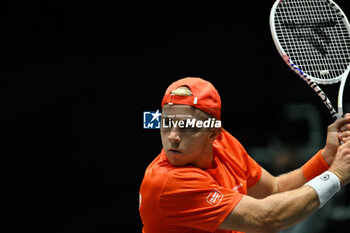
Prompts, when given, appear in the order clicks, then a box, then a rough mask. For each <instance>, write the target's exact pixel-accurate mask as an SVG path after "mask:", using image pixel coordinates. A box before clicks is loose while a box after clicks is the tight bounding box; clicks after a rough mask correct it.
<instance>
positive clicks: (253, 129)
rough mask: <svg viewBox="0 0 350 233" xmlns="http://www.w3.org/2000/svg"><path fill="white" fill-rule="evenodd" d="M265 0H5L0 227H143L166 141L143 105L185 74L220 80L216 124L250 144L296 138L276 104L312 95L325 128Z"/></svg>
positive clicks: (324, 114) (152, 104) (299, 131)
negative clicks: (153, 171)
mask: <svg viewBox="0 0 350 233" xmlns="http://www.w3.org/2000/svg"><path fill="white" fill-rule="evenodd" d="M273 2H274V1H272V0H269V1H261V0H252V1H232V0H230V1H229V0H217V1H207V0H201V1H199V0H196V1H194V0H187V1H141V0H138V1H121V2H120V1H114V2H113V3H111V2H109V1H95V2H68V1H67V2H64V1H59V2H57V1H50V2H46V1H35V2H32V1H27V2H11V3H6V4H5V5H3V6H2V7H1V14H0V15H1V27H2V36H1V40H2V41H1V42H2V52H1V54H2V59H1V68H0V77H1V79H0V80H1V81H0V82H1V83H0V89H1V90H0V98H1V117H0V119H1V125H0V126H1V134H0V135H1V156H0V166H1V167H0V172H1V178H0V180H1V193H2V195H3V198H1V207H0V209H1V212H2V216H3V217H2V218H1V220H0V221H1V222H0V232H37V233H38V232H121V231H123V232H140V231H141V227H142V225H141V220H140V218H139V214H138V204H139V203H138V190H139V186H140V184H141V181H142V177H143V173H144V171H145V169H146V167H147V166H148V164H149V163H150V162H151V161H152V160H153V158H154V157H155V156H156V155H157V154H158V153H159V151H160V149H161V143H160V137H159V132H158V131H157V130H144V129H143V122H142V113H143V111H150V110H151V111H153V110H154V111H155V110H157V109H160V103H161V98H162V97H163V93H164V91H165V89H166V88H167V86H168V85H169V84H170V83H171V82H173V81H175V80H177V79H179V78H182V77H186V76H197V77H198V76H199V77H202V78H205V79H207V80H209V81H211V82H212V83H213V84H214V85H215V87H216V88H217V89H218V91H219V93H220V95H221V98H222V104H223V108H222V113H223V116H222V120H223V124H224V127H225V128H226V129H227V130H229V131H230V132H231V133H232V134H234V135H235V136H236V137H237V138H238V139H239V140H240V141H241V142H242V144H243V145H244V146H245V147H247V148H249V147H250V146H253V145H258V146H262V147H267V146H268V142H267V138H268V137H269V136H270V135H272V134H273V135H277V136H278V135H281V134H283V135H284V137H283V138H284V140H285V141H286V143H288V140H294V142H298V137H297V139H295V137H294V136H295V135H304V131H303V124H302V122H301V124H296V123H291V122H289V123H290V124H289V123H288V122H286V121H284V119H283V116H282V114H281V111H282V109H283V106H285V105H287V104H291V103H310V104H312V105H314V106H316V107H317V109H318V111H319V114H320V116H321V119H322V125H323V126H324V129H326V126H327V125H328V124H329V123H331V122H332V119H331V118H330V116H329V114H328V111H327V110H326V108H325V107H324V106H323V104H322V101H320V100H319V97H318V96H317V95H316V94H314V93H313V91H312V90H311V89H310V88H309V87H308V86H307V85H305V83H304V82H303V81H302V80H300V79H298V78H297V76H296V75H295V74H293V72H291V71H290V70H289V68H288V67H287V66H286V65H285V64H284V62H283V61H282V60H281V58H280V57H279V55H278V52H277V50H276V49H275V47H274V44H273V42H272V39H271V36H270V29H269V12H270V9H271V7H272V4H273ZM337 2H338V3H339V4H340V6H341V7H342V8H343V9H344V11H345V12H346V14H347V15H350V4H349V3H347V2H346V1H345V0H338V1H337ZM326 93H327V94H328V95H329V96H334V95H336V94H337V90H336V89H331V88H330V90H328V89H327V90H326ZM345 93H346V94H345V97H344V98H345V101H347V102H349V98H348V95H349V91H348V90H346V91H345ZM285 135H287V136H285ZM288 135H294V136H293V137H288Z"/></svg>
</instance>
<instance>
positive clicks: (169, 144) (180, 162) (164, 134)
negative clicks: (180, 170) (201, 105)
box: [160, 105, 216, 168]
mask: <svg viewBox="0 0 350 233" xmlns="http://www.w3.org/2000/svg"><path fill="white" fill-rule="evenodd" d="M194 118H195V119H197V120H206V119H207V118H206V115H205V114H204V113H203V112H202V111H201V110H199V109H196V108H194V107H191V106H188V105H164V107H163V109H162V122H161V131H160V133H161V138H162V144H163V148H164V151H165V154H166V156H167V158H168V160H169V162H170V163H171V164H172V165H174V166H184V165H194V166H197V167H201V168H202V167H205V166H207V164H208V163H210V164H211V162H212V142H213V140H214V139H215V138H216V135H215V132H214V131H213V129H208V128H204V127H201V128H197V127H180V125H179V124H181V123H180V122H181V121H183V122H185V123H186V121H187V119H190V120H191V119H194ZM185 126H186V125H185Z"/></svg>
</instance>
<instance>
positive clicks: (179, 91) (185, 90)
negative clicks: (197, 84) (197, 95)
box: [171, 86, 192, 96]
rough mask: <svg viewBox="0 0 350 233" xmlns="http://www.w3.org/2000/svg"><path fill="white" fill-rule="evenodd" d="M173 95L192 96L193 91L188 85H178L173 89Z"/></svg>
mask: <svg viewBox="0 0 350 233" xmlns="http://www.w3.org/2000/svg"><path fill="white" fill-rule="evenodd" d="M171 94H172V95H182V96H192V91H191V90H190V88H188V87H186V86H182V87H178V88H177V89H175V90H173V91H171Z"/></svg>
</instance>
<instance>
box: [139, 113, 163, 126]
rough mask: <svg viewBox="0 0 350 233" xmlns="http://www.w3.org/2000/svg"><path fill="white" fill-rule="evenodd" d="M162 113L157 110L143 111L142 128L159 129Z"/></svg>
mask: <svg viewBox="0 0 350 233" xmlns="http://www.w3.org/2000/svg"><path fill="white" fill-rule="evenodd" d="M161 115H162V114H161V113H160V112H159V110H157V111H149V112H143V128H144V129H160V116H161Z"/></svg>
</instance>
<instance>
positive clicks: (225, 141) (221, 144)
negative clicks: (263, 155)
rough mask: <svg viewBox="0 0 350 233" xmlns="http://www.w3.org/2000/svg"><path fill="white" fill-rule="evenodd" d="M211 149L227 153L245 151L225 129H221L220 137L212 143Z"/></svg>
mask: <svg viewBox="0 0 350 233" xmlns="http://www.w3.org/2000/svg"><path fill="white" fill-rule="evenodd" d="M213 147H214V148H215V149H217V150H225V151H227V152H229V153H236V152H242V151H245V149H244V147H243V146H242V144H241V143H240V142H239V141H238V139H237V138H235V137H234V136H232V135H231V134H230V133H229V132H228V131H226V130H225V129H222V132H221V134H220V136H219V137H218V138H217V139H216V140H215V141H214V143H213Z"/></svg>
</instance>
